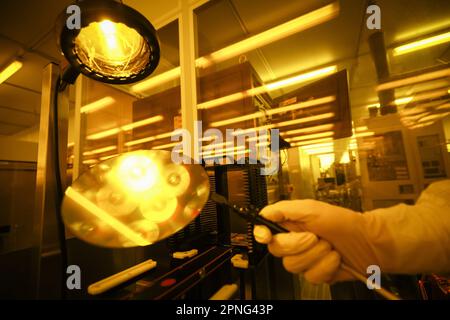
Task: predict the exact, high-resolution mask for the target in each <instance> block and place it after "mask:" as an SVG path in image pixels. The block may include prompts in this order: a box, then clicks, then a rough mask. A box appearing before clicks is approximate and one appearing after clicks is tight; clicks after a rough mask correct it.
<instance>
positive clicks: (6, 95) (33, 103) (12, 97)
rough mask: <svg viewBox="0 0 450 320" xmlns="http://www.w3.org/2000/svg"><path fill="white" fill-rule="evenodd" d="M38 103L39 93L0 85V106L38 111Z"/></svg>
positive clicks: (39, 99)
mask: <svg viewBox="0 0 450 320" xmlns="http://www.w3.org/2000/svg"><path fill="white" fill-rule="evenodd" d="M40 103H41V96H40V94H36V93H34V92H30V91H26V90H23V89H19V88H15V87H12V86H8V85H5V84H2V85H0V105H2V106H7V107H11V108H15V109H19V110H23V111H28V112H36V113H38V112H39V110H40Z"/></svg>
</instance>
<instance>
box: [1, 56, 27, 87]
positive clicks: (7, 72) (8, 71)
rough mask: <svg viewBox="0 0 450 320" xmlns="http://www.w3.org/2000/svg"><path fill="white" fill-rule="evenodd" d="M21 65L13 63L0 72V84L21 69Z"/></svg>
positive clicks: (17, 62) (16, 62)
mask: <svg viewBox="0 0 450 320" xmlns="http://www.w3.org/2000/svg"><path fill="white" fill-rule="evenodd" d="M22 66H23V63H22V62H20V61H14V62H13V63H11V64H9V65H8V66H7V67H6V68H5V69H3V70H2V71H1V72H0V83H3V82H5V81H6V80H7V79H8V78H9V77H11V76H12V75H13V74H14V73H16V72H17V71H19V70H20V68H22Z"/></svg>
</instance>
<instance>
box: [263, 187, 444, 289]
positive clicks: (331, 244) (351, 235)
mask: <svg viewBox="0 0 450 320" xmlns="http://www.w3.org/2000/svg"><path fill="white" fill-rule="evenodd" d="M449 195H450V180H444V181H441V182H437V183H434V184H432V185H430V186H429V187H428V188H427V189H426V190H425V191H424V192H423V193H422V195H421V197H420V198H419V200H418V201H417V203H416V205H414V206H408V205H404V204H401V205H397V206H394V207H391V208H386V209H377V210H373V211H370V212H366V213H364V214H360V213H357V212H354V211H352V210H349V209H345V208H341V207H337V206H333V205H330V204H327V203H324V202H320V201H315V200H293V201H280V202H278V203H275V204H274V205H270V206H267V207H266V208H264V209H263V210H262V211H261V215H262V216H263V217H265V218H266V219H269V220H272V221H274V222H277V223H279V224H280V225H282V226H284V227H285V228H287V229H288V230H291V231H293V232H291V233H289V234H277V235H274V236H272V235H271V233H270V230H269V229H268V228H267V227H264V226H256V227H255V230H254V234H255V239H256V240H257V241H258V242H261V243H267V244H268V248H269V251H270V252H271V253H272V254H274V255H275V256H278V257H282V258H283V264H284V266H285V268H286V269H287V270H288V271H290V272H293V273H304V276H305V278H306V280H308V281H309V282H312V283H322V282H328V283H332V282H335V281H341V280H350V279H352V276H351V275H350V274H348V273H347V272H345V271H344V270H342V269H341V268H340V263H341V262H345V263H346V264H347V265H349V266H351V267H353V268H354V269H356V270H357V271H359V272H360V273H362V274H367V273H366V272H367V267H368V266H370V265H378V266H379V267H380V269H381V272H383V273H403V274H407V273H409V274H416V273H429V272H437V273H438V272H449V271H450V214H449V212H450V200H449V199H450V197H449Z"/></svg>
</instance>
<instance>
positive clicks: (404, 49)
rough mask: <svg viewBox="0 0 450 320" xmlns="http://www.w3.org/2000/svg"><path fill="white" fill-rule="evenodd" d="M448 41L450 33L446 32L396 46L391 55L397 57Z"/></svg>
mask: <svg viewBox="0 0 450 320" xmlns="http://www.w3.org/2000/svg"><path fill="white" fill-rule="evenodd" d="M449 41H450V32H446V33H442V34H438V35H436V36H433V37H429V38H425V39H422V40H418V41H413V42H409V43H406V44H404V45H401V46H398V47H396V48H394V50H393V54H394V56H399V55H402V54H406V53H410V52H414V51H417V50H421V49H425V48H429V47H432V46H436V45H438V44H442V43H446V42H449Z"/></svg>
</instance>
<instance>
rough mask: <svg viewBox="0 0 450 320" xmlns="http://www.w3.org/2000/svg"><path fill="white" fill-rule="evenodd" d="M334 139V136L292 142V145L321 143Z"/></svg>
mask: <svg viewBox="0 0 450 320" xmlns="http://www.w3.org/2000/svg"><path fill="white" fill-rule="evenodd" d="M332 141H333V138H322V139H314V140H308V141H301V142H294V143H291V147H301V146H310V145H314V144H319V143H322V142H332Z"/></svg>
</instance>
